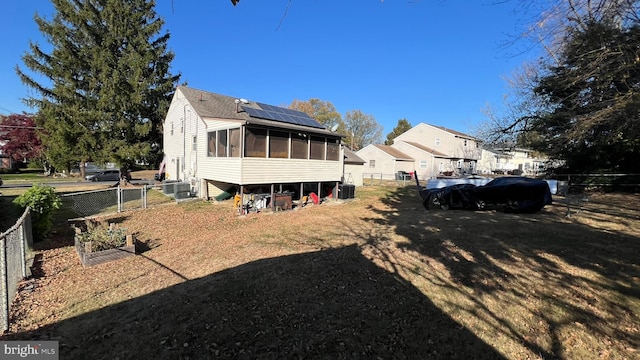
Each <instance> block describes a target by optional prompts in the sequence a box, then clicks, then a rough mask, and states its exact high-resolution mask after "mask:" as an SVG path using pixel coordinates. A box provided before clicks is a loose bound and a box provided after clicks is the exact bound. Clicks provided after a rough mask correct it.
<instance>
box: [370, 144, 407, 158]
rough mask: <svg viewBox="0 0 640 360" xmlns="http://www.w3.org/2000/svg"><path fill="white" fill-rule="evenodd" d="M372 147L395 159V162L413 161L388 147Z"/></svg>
mask: <svg viewBox="0 0 640 360" xmlns="http://www.w3.org/2000/svg"><path fill="white" fill-rule="evenodd" d="M373 146H375V147H376V148H378V149H380V150H382V151H383V152H385V153H387V154H388V155H390V156H391V157H393V158H395V159H396V160H411V161H413V160H414V159H413V158H412V157H411V156H409V155H407V154H405V153H403V152H402V151H400V150H398V149H396V148H393V147H391V146H389V145H373Z"/></svg>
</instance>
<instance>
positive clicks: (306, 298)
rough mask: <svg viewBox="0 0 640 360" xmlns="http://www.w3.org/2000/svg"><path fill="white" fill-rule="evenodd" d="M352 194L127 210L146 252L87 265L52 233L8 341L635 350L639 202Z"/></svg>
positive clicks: (258, 348) (164, 350)
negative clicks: (469, 201) (306, 201)
mask: <svg viewBox="0 0 640 360" xmlns="http://www.w3.org/2000/svg"><path fill="white" fill-rule="evenodd" d="M356 193H357V198H356V199H355V200H354V201H348V202H341V203H328V204H324V205H320V206H314V205H311V206H308V207H305V208H303V209H300V210H296V211H285V212H279V213H274V214H270V213H262V214H250V215H248V216H244V217H238V216H237V215H236V212H235V211H234V209H233V208H232V204H231V202H222V203H208V202H200V201H196V202H188V203H180V204H175V203H170V204H165V205H162V206H157V207H155V208H150V209H146V210H142V211H136V212H127V213H121V214H119V215H117V216H115V217H112V218H111V220H110V221H111V222H117V223H119V225H120V226H123V227H126V228H128V229H129V230H130V231H131V232H133V233H134V234H135V236H136V238H137V239H138V240H139V241H140V245H139V253H140V254H139V255H138V256H135V257H133V258H127V259H122V260H119V261H118V262H115V263H107V264H103V265H97V266H95V267H91V268H84V267H82V265H81V264H80V262H79V259H78V258H77V254H76V253H75V250H74V249H73V246H72V244H73V241H72V239H71V238H69V239H67V238H66V237H65V236H60V237H58V238H53V239H51V240H50V241H48V242H47V243H43V244H41V245H40V246H41V249H40V251H39V253H40V255H41V262H40V266H39V268H38V272H37V273H38V275H39V276H38V277H35V278H33V279H30V280H27V281H25V282H23V283H22V285H21V291H20V292H19V294H18V297H17V299H16V302H15V306H14V308H13V312H12V325H11V334H9V335H7V336H5V337H4V338H5V339H39V340H46V339H53V340H59V341H60V344H61V358H65V359H66V358H77V359H81V358H89V357H92V355H95V354H96V353H98V354H108V355H109V356H110V357H120V358H150V357H154V358H161V359H176V358H190V359H199V358H211V357H218V358H251V359H254V358H273V359H279V358H327V359H336V358H338V359H339V358H349V359H351V358H375V357H376V356H378V357H381V358H392V357H393V358H409V359H410V358H420V359H424V358H510V359H526V358H533V359H535V358H545V359H547V358H583V359H596V358H598V359H599V358H634V357H637V356H638V353H637V352H636V349H637V348H638V347H640V341H639V340H638V339H639V338H640V336H639V335H640V329H639V327H638V324H640V319H639V317H638V315H637V314H639V313H640V300H639V299H640V287H639V285H638V284H639V283H640V278H638V276H639V275H638V274H640V266H639V265H638V264H637V254H638V250H640V244H639V240H638V238H640V212H639V211H638V209H636V208H635V206H634V205H633V204H637V203H639V201H638V200H640V199H639V198H638V196H637V195H593V196H590V197H589V198H588V199H587V200H586V201H582V202H581V203H580V205H579V207H575V206H574V207H573V209H574V210H575V211H573V212H572V214H571V217H567V216H566V212H567V208H566V206H565V205H564V204H563V203H562V202H561V201H562V200H563V199H562V198H558V199H556V203H555V204H554V205H552V206H549V207H547V208H545V209H544V210H543V211H542V212H540V213H537V214H532V215H517V214H504V213H501V212H496V211H487V212H471V211H448V212H445V211H429V212H427V211H425V210H424V208H423V207H422V204H421V202H420V200H419V199H418V197H417V192H416V191H415V189H414V188H400V189H397V188H385V187H366V188H359V189H358V190H357V191H356ZM59 234H63V231H60V232H59ZM141 344H144V346H141Z"/></svg>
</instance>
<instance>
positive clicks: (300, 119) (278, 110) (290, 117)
mask: <svg viewBox="0 0 640 360" xmlns="http://www.w3.org/2000/svg"><path fill="white" fill-rule="evenodd" d="M257 104H258V106H260V108H261V109H255V108H251V107H248V106H243V107H242V109H243V110H244V111H246V112H247V114H249V116H251V117H256V118H260V119H267V120H274V121H280V122H285V123H289V124H295V125H302V126H308V127H314V128H318V129H324V126H322V125H321V124H320V123H319V122H317V121H316V120H315V119H313V118H312V117H310V116H309V115H307V114H306V113H304V112H302V111H297V110H291V109H286V108H282V107H279V106H273V105H269V104H262V103H257Z"/></svg>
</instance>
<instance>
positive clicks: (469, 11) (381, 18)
mask: <svg viewBox="0 0 640 360" xmlns="http://www.w3.org/2000/svg"><path fill="white" fill-rule="evenodd" d="M288 3H289V0H270V1H266V0H259V1H256V0H241V1H240V3H239V4H238V6H235V7H234V6H232V5H231V1H230V0H157V7H156V11H157V12H158V14H159V16H161V17H163V18H164V19H165V28H164V29H165V30H166V31H169V32H170V34H171V40H170V42H169V46H170V48H171V50H172V51H173V52H174V53H175V59H174V61H173V63H172V72H174V73H178V72H179V73H181V74H182V78H181V82H184V81H186V82H187V83H188V85H189V86H191V87H194V88H198V89H202V90H207V91H211V92H215V93H220V94H224V95H229V96H234V97H239V98H246V99H250V100H253V101H260V102H264V103H268V104H273V105H280V106H288V105H289V104H290V103H291V102H292V101H293V100H294V99H298V100H308V99H310V98H318V99H321V100H324V101H329V102H331V103H333V105H334V106H335V107H336V109H337V110H338V111H339V112H340V113H341V114H342V115H343V116H344V114H345V113H346V112H347V111H349V110H361V111H362V112H364V113H366V114H369V115H373V116H374V117H375V119H376V120H377V121H378V122H379V123H380V124H381V125H382V126H383V127H384V134H383V135H386V134H387V133H389V132H390V131H391V130H392V129H393V127H394V126H395V125H396V124H397V121H398V120H399V119H403V118H405V119H407V120H408V121H409V122H410V123H411V124H412V125H416V124H418V123H420V122H424V123H430V124H434V125H440V126H446V127H449V128H451V129H454V130H458V131H461V132H470V131H472V129H473V127H474V126H476V125H477V124H479V123H480V122H482V121H483V120H484V117H485V116H484V114H483V113H482V109H483V108H485V106H486V105H487V104H491V105H492V106H494V107H499V106H500V105H501V103H502V96H503V94H505V93H506V92H507V91H508V89H507V85H506V82H505V81H504V80H503V78H504V76H506V75H509V74H511V73H512V72H513V71H514V70H515V69H516V68H517V67H518V66H519V65H520V64H521V63H522V62H523V60H525V59H526V58H527V57H530V56H531V55H532V54H529V53H525V54H524V55H520V56H511V54H512V53H514V52H515V51H514V49H506V50H505V49H503V47H502V45H504V43H506V42H508V41H509V40H510V39H511V37H512V36H513V35H514V34H516V33H518V32H520V31H522V29H521V28H518V25H517V19H518V18H519V15H518V14H517V13H516V12H515V11H514V6H515V5H516V4H515V3H516V2H515V1H506V2H503V1H494V0H384V1H380V0H358V1H344V0H291V3H290V6H289V7H287V4H288ZM36 11H37V12H38V13H39V14H40V15H43V16H45V17H47V19H51V14H52V12H53V6H52V5H51V4H50V3H49V1H45V0H23V1H8V2H5V3H4V5H3V9H2V12H1V14H0V37H1V38H0V39H1V42H0V43H1V44H2V55H1V56H0V84H1V85H0V114H9V113H20V112H22V111H27V112H29V111H30V110H31V109H28V108H27V107H25V106H24V105H23V104H22V102H21V100H20V99H21V98H24V97H25V96H27V95H28V94H29V91H31V90H29V89H28V88H27V87H25V86H24V85H22V83H21V82H20V80H19V79H18V77H17V75H16V74H15V71H14V68H15V66H16V65H20V66H21V67H22V68H23V69H25V67H24V65H23V63H22V61H21V56H22V55H23V54H24V53H25V52H26V51H27V50H28V46H29V40H32V41H37V42H39V43H41V44H45V43H46V42H45V41H44V40H43V38H42V36H41V34H40V32H39V31H38V29H37V26H36V24H35V22H34V21H33V16H34V14H35V12H36Z"/></svg>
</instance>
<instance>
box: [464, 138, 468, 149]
mask: <svg viewBox="0 0 640 360" xmlns="http://www.w3.org/2000/svg"><path fill="white" fill-rule="evenodd" d="M464 146H465V147H466V146H467V139H465V140H464Z"/></svg>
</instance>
